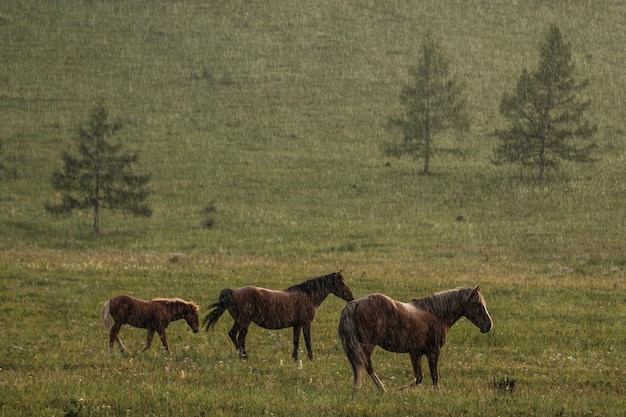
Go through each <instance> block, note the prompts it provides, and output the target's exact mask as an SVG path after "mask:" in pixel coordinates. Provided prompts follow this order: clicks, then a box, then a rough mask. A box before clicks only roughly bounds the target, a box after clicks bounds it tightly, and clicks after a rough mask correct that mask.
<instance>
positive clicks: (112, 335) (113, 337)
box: [109, 323, 126, 355]
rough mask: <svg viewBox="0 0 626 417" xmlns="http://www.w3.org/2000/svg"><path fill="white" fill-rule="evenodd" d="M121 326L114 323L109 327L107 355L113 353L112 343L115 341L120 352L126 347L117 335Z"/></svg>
mask: <svg viewBox="0 0 626 417" xmlns="http://www.w3.org/2000/svg"><path fill="white" fill-rule="evenodd" d="M121 328H122V325H121V324H118V323H114V324H113V327H111V331H110V332H109V355H110V354H112V353H113V343H114V342H117V346H118V347H119V348H120V352H121V353H124V351H125V350H126V347H125V346H124V345H123V344H122V341H121V340H120V338H119V337H118V336H117V334H118V333H119V331H120V329H121Z"/></svg>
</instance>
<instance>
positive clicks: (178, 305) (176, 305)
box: [150, 298, 198, 315]
mask: <svg viewBox="0 0 626 417" xmlns="http://www.w3.org/2000/svg"><path fill="white" fill-rule="evenodd" d="M150 301H152V302H153V303H161V304H164V305H165V306H166V307H167V308H168V309H169V310H170V311H171V312H172V314H175V315H180V314H183V313H185V312H187V311H188V310H189V309H192V310H193V311H198V306H197V305H196V304H195V303H193V302H189V301H185V300H183V299H181V298H153V299H152V300H150Z"/></svg>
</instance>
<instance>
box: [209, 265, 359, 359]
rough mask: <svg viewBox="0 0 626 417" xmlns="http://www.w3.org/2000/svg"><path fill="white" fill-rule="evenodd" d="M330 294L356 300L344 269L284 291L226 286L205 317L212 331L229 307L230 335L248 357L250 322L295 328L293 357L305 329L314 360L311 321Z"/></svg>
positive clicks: (240, 351) (307, 346)
mask: <svg viewBox="0 0 626 417" xmlns="http://www.w3.org/2000/svg"><path fill="white" fill-rule="evenodd" d="M328 294H334V295H336V296H337V297H339V298H342V299H344V300H346V301H351V300H353V299H354V297H353V296H352V291H350V288H348V286H347V285H346V281H345V280H344V278H343V276H342V275H341V271H339V272H335V273H332V274H329V275H324V276H322V277H319V278H313V279H310V280H308V281H305V282H303V283H301V284H298V285H294V286H292V287H289V288H287V289H286V290H283V291H276V290H268V289H265V288H259V287H252V286H247V287H241V288H237V289H235V290H231V289H225V290H222V291H221V292H220V296H219V301H218V302H217V303H215V304H211V305H210V306H209V307H208V308H209V309H212V310H211V311H210V312H209V313H208V314H207V315H206V316H205V317H204V320H203V323H204V324H205V327H206V330H209V329H210V328H211V327H212V326H214V325H215V323H217V320H218V319H219V318H220V317H221V316H222V314H224V311H226V310H228V312H229V313H230V315H231V316H232V318H233V319H234V320H235V324H234V325H233V327H232V328H231V329H230V331H229V332H228V336H230V339H231V340H232V341H233V344H234V345H235V349H236V350H237V353H239V355H240V356H241V357H242V358H244V359H245V358H247V353H246V334H247V333H248V326H250V323H252V322H254V323H256V324H258V325H259V326H261V327H264V328H266V329H284V328H286V327H293V354H292V355H291V357H292V358H293V360H297V359H298V344H299V342H300V330H302V333H304V342H305V343H306V348H307V352H308V357H309V359H313V351H312V350H311V322H312V321H313V318H314V317H315V311H316V310H317V308H318V307H319V305H320V304H321V303H322V301H324V299H325V298H326V297H327V296H328Z"/></svg>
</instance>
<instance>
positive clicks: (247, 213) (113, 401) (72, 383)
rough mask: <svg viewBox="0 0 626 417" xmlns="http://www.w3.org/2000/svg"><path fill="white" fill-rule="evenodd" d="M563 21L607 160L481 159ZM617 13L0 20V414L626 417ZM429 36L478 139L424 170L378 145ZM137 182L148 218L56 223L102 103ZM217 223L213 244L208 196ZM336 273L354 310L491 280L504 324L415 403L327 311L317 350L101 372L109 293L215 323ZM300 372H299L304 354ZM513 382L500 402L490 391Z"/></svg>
mask: <svg viewBox="0 0 626 417" xmlns="http://www.w3.org/2000/svg"><path fill="white" fill-rule="evenodd" d="M551 23H556V24H557V25H558V26H559V27H560V29H561V31H562V33H563V35H564V36H565V38H566V39H567V40H568V41H570V42H571V44H572V52H573V58H574V61H575V63H576V66H577V70H578V74H579V77H580V79H584V78H588V79H589V81H590V83H591V84H590V87H589V89H588V91H587V95H588V96H589V98H590V99H591V100H592V107H591V109H590V112H589V115H588V116H589V117H590V119H592V120H593V121H594V122H595V123H597V124H598V127H599V130H598V134H597V137H596V140H597V143H598V145H599V147H598V154H597V157H598V162H597V163H595V164H592V165H571V164H563V165H562V166H561V167H560V169H559V170H558V171H556V170H551V171H548V172H547V180H546V181H545V182H543V183H537V182H535V181H533V177H534V175H533V174H534V173H533V172H532V171H530V170H529V171H526V170H524V169H520V168H517V167H507V166H494V165H493V164H492V163H491V162H490V156H491V152H492V149H493V146H494V137H493V136H492V134H491V133H492V132H493V131H494V129H495V128H496V127H498V126H500V125H501V123H503V120H502V119H501V118H500V116H499V114H498V106H499V100H500V97H501V95H502V94H503V93H504V92H508V91H511V90H512V88H513V87H514V85H515V82H516V81H517V78H518V76H519V73H520V72H521V70H522V69H523V68H534V67H535V66H536V65H537V57H538V47H539V44H540V43H541V41H542V40H543V37H544V33H545V30H547V28H548V26H549V25H550V24H551ZM625 26H626V5H624V4H622V3H621V2H619V1H599V2H584V1H572V2H543V1H530V0H528V1H527V0H521V1H518V2H508V1H501V2H500V1H468V2H455V1H452V0H449V1H448V0H444V1H438V2H432V4H419V5H416V4H415V3H414V2H404V1H402V2H394V3H393V4H391V5H387V4H384V3H382V2H372V1H356V0H355V1H347V0H340V1H325V0H315V1H312V2H308V3H302V2H296V1H292V0H287V1H281V2H273V1H271V2H258V1H239V0H235V1H221V0H217V1H210V2H206V1H138V0H137V1H136V0H131V1H78V0H76V1H64V2H46V1H37V0H27V1H23V2H8V1H0V42H1V43H0V45H1V46H0V141H2V143H3V145H4V147H3V150H4V153H3V154H2V155H1V156H0V158H2V161H1V162H2V164H3V165H7V166H8V167H9V168H10V170H11V172H12V174H11V175H10V176H4V177H2V178H1V181H0V298H1V300H2V302H1V303H0V309H1V312H2V314H0V323H1V324H2V327H3V333H2V336H3V337H2V338H1V340H0V415H3V416H4V415H6V416H21V415H23V416H30V415H42V416H62V415H67V416H71V415H74V416H75V415H79V416H101V415H102V416H106V415H111V416H117V415H124V416H126V415H143V416H150V415H159V416H161V415H162V416H178V415H192V416H203V415H204V416H209V415H307V414H313V413H314V414H315V415H320V416H321V415H364V416H366V415H367V416H370V415H371V416H376V415H424V416H448V415H455V416H475V415H481V416H504V415H507V416H513V415H520V416H522V415H524V416H526V415H535V416H614V415H625V414H626V404H625V401H624V400H623V398H624V394H625V388H624V387H626V354H625V353H624V346H625V345H626V331H625V329H626V327H625V324H626V313H625V311H624V308H625V304H626V293H625V286H626V283H625V278H626V243H625V240H624V235H625V232H626V204H625V203H626V184H625V183H624V179H623V178H624V166H625V164H624V162H625V159H626V142H625V139H624V131H625V129H626V126H625V124H624V120H626V110H625V108H624V106H623V101H624V91H626V73H624V71H623V68H624V66H625V65H626V55H624V53H623V52H624V49H623V48H624V46H623V45H624V44H625V43H626V35H624V33H622V32H623V31H621V28H623V27H625ZM427 31H430V32H432V33H433V34H434V36H435V38H437V39H438V41H439V42H440V43H441V44H442V46H443V47H444V49H445V51H446V52H447V54H448V56H449V58H450V60H451V70H452V72H453V73H454V74H455V75H456V76H457V79H459V81H462V82H463V83H464V84H465V86H466V96H467V101H468V104H469V107H470V112H471V117H472V128H471V130H470V131H469V132H467V133H463V134H462V135H457V134H453V133H451V134H449V135H446V136H442V137H439V138H437V139H438V140H439V141H440V143H444V144H446V145H447V146H449V147H454V148H458V149H460V150H462V151H464V152H463V153H462V154H463V156H462V157H460V156H451V155H435V157H434V159H433V161H432V166H431V168H432V173H433V174H432V175H430V176H427V177H425V176H422V175H419V169H420V165H419V164H416V163H415V162H414V161H412V160H409V159H389V158H386V157H384V156H383V155H382V153H381V145H382V144H383V143H385V142H387V141H390V140H393V139H394V137H393V136H392V133H391V132H389V131H387V130H386V129H385V123H386V120H387V118H388V117H389V116H392V115H396V114H397V113H398V112H399V111H400V110H401V108H400V105H399V99H398V95H399V93H400V91H401V89H402V86H403V83H404V82H406V80H407V74H408V67H409V66H410V65H414V64H415V63H416V59H417V56H418V53H419V45H420V42H421V39H422V36H423V35H424V34H425V33H426V32H427ZM99 98H104V99H105V100H106V104H107V107H108V109H109V112H110V115H111V117H112V118H114V119H116V120H121V121H123V122H125V124H126V127H125V128H124V129H123V130H122V131H121V133H120V135H119V137H118V138H119V139H120V140H121V141H122V142H123V143H124V145H125V146H126V147H127V148H128V149H130V150H137V151H138V152H139V154H140V160H139V164H140V166H139V168H140V169H141V170H143V171H147V172H150V173H151V175H152V187H153V190H154V194H153V195H152V196H151V198H150V200H149V202H150V204H151V206H152V208H153V209H154V215H153V216H152V217H151V218H149V219H134V218H129V217H125V216H123V215H121V214H119V213H110V212H104V213H102V215H101V222H102V223H101V227H102V232H101V234H100V235H99V236H97V237H96V236H93V235H92V233H91V227H90V226H91V213H88V212H83V213H76V214H74V215H73V216H71V217H69V218H54V217H50V216H49V215H48V214H47V213H46V212H45V210H44V203H45V202H46V201H52V200H54V199H56V198H58V196H57V195H55V193H54V191H53V190H52V187H51V185H50V180H49V179H50V176H51V174H52V172H54V171H55V170H58V169H59V168H60V166H61V158H60V156H61V153H62V152H63V151H64V150H67V149H71V148H72V147H73V146H75V145H74V144H75V142H74V138H75V135H76V128H77V125H78V124H80V123H81V122H83V121H84V120H86V118H87V117H88V111H89V109H90V108H91V106H92V105H93V103H94V102H95V101H96V100H97V99H99ZM211 204H212V205H213V206H214V207H215V208H216V211H215V213H213V214H212V215H213V216H214V218H215V225H214V227H212V228H209V229H206V228H203V227H202V226H201V225H202V222H203V220H204V219H205V216H206V213H204V212H203V210H204V208H205V207H207V205H211ZM340 268H342V269H343V271H344V275H345V276H346V278H347V280H348V284H349V285H350V287H351V288H352V291H353V292H354V294H355V296H357V297H358V296H362V295H366V294H368V293H371V292H384V293H386V294H388V295H390V296H392V297H394V298H397V299H400V300H403V301H406V300H409V299H411V298H414V297H417V296H422V295H427V294H430V293H432V292H436V291H440V290H444V289H448V288H453V287H457V286H470V285H478V284H480V285H481V287H482V288H483V293H484V296H485V298H486V300H487V304H488V307H489V310H490V313H491V315H492V317H493V319H494V326H495V327H494V329H493V330H492V332H490V333H488V334H486V335H482V334H480V332H479V331H478V330H477V329H476V328H474V327H473V326H472V325H471V324H470V323H469V321H467V320H463V321H461V322H460V323H459V324H457V325H456V326H455V327H453V328H452V331H451V333H450V335H449V338H448V342H447V344H446V346H445V347H444V350H443V353H442V359H441V363H440V374H441V380H440V385H441V391H440V392H439V393H435V392H433V390H432V388H431V387H430V378H429V375H428V374H427V375H426V378H425V383H424V384H423V386H421V387H419V388H417V389H415V390H413V391H409V392H395V391H394V390H393V389H394V388H395V387H399V386H401V385H404V384H406V383H407V382H408V381H409V379H410V378H411V368H410V361H409V358H408V356H407V355H394V354H390V353H387V352H383V351H380V350H377V351H376V352H375V354H374V361H375V368H376V370H377V372H378V374H379V376H380V377H381V379H382V380H383V382H384V383H385V384H386V385H387V386H388V388H390V392H388V393H385V394H382V393H378V392H376V391H375V389H374V386H373V384H372V383H370V381H366V383H365V384H364V387H363V388H362V389H361V390H360V391H354V390H353V389H352V387H351V375H350V374H351V371H350V367H349V364H348V362H347V360H346V359H345V357H344V354H343V352H342V349H341V346H340V342H339V340H338V338H337V335H336V328H337V319H338V315H339V312H340V310H341V307H342V301H341V300H339V299H336V298H334V297H330V298H328V299H327V301H325V302H324V304H322V306H321V308H320V309H319V312H318V315H317V317H316V320H315V322H314V327H313V349H314V353H315V359H314V360H313V361H307V360H305V361H304V362H303V366H302V368H301V369H300V368H299V366H298V364H297V363H296V364H294V363H292V362H291V361H290V360H289V357H290V352H291V341H290V339H291V331H290V330H283V331H267V330H263V329H260V328H258V327H253V328H252V329H251V331H250V334H249V337H248V343H247V346H248V353H249V355H250V359H249V360H248V361H247V362H243V361H240V360H239V359H238V358H237V357H236V355H235V353H234V349H233V347H232V346H231V345H230V341H229V339H228V337H227V335H226V332H227V330H228V329H229V327H230V325H231V323H232V321H231V319H230V317H228V316H225V317H224V318H222V319H221V321H220V322H219V323H218V325H217V328H216V329H215V331H212V332H210V333H208V334H207V333H205V332H204V331H203V332H201V333H200V334H197V335H193V334H192V333H191V332H190V330H189V329H188V328H187V327H186V326H185V325H184V324H183V323H182V322H177V323H174V324H172V325H171V326H170V328H169V338H170V343H171V345H172V347H173V352H172V354H171V355H170V356H167V355H165V354H164V353H163V352H162V351H161V350H160V349H158V348H157V346H156V343H155V346H153V348H152V349H151V350H150V351H148V352H146V353H145V354H143V355H142V356H136V355H135V352H137V351H138V350H139V349H140V348H141V346H143V340H144V338H145V331H143V330H138V329H132V328H124V329H123V330H122V333H121V337H122V339H123V340H124V342H125V344H126V346H127V347H128V348H129V350H130V351H131V354H129V355H126V356H123V357H122V356H121V355H119V354H115V355H113V356H108V355H107V353H106V339H107V336H106V334H105V332H104V330H103V329H102V326H101V325H100V324H99V323H98V313H99V309H100V306H101V305H102V303H103V302H104V301H105V300H107V299H108V298H109V297H111V296H113V295H115V294H118V293H129V294H132V295H135V296H137V297H140V298H146V299H147V298H151V297H157V296H179V297H182V298H185V299H188V300H194V301H196V302H197V303H198V304H200V305H201V306H202V308H203V309H202V312H201V313H202V314H204V312H205V311H206V310H205V307H206V306H207V305H208V304H210V303H212V302H214V301H215V300H216V299H217V296H218V293H219V290H220V289H222V288H225V287H233V288H234V287H237V286H241V285H246V284H255V285H260V286H266V287H271V288H284V287H286V286H288V285H292V284H295V283H298V282H300V281H303V280H305V279H308V278H311V277H314V276H318V275H322V274H326V273H328V272H331V271H335V270H338V269H340ZM303 356H304V355H303ZM511 380H514V381H515V386H514V388H513V389H505V388H506V387H507V386H509V387H510V385H508V384H507V381H511Z"/></svg>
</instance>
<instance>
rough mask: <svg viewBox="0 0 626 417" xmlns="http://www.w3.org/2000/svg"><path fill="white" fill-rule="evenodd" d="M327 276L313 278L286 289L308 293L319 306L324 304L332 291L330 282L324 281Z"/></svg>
mask: <svg viewBox="0 0 626 417" xmlns="http://www.w3.org/2000/svg"><path fill="white" fill-rule="evenodd" d="M326 278H327V276H324V277H321V278H316V279H312V280H309V281H306V282H303V283H302V284H298V285H294V286H292V287H289V288H288V289H287V290H286V291H296V292H300V293H303V294H307V295H308V296H309V297H310V298H311V300H312V301H313V304H314V305H315V306H316V307H319V305H320V304H322V302H323V301H324V300H325V299H326V297H328V294H330V293H331V292H332V291H331V288H330V286H329V285H327V284H328V283H327V282H325V281H323V280H324V279H326Z"/></svg>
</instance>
